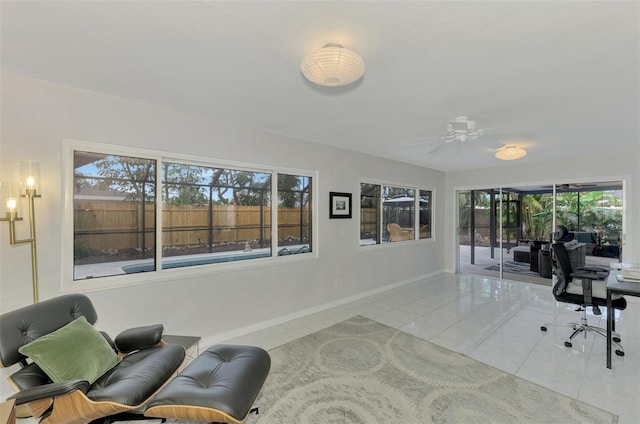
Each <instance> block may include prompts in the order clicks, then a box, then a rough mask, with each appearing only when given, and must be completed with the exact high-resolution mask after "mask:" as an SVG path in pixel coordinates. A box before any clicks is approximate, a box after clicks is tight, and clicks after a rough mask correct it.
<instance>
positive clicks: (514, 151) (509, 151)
mask: <svg viewBox="0 0 640 424" xmlns="http://www.w3.org/2000/svg"><path fill="white" fill-rule="evenodd" d="M526 155H527V151H526V150H524V149H523V148H521V147H518V146H505V147H503V148H502V149H500V150H498V151H497V152H496V157H497V158H498V159H500V160H516V159H520V158H523V157H525V156H526Z"/></svg>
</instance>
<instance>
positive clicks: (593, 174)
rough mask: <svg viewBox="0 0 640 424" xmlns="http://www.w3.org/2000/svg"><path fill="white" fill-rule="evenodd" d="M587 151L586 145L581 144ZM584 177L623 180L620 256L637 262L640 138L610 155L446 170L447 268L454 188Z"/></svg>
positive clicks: (451, 262)
mask: <svg viewBox="0 0 640 424" xmlns="http://www.w3.org/2000/svg"><path fill="white" fill-rule="evenodd" d="M585 151H586V152H588V148H585ZM588 181H624V183H625V184H624V189H625V192H624V194H625V199H624V200H625V205H626V208H625V216H624V219H625V224H626V226H625V237H626V241H625V244H624V246H623V249H622V255H623V256H622V259H623V260H624V261H625V262H638V263H640V140H629V149H628V150H626V151H624V152H612V153H611V156H610V157H602V156H597V157H593V156H588V154H587V155H586V156H585V155H582V156H579V155H578V154H576V157H573V158H570V159H566V158H565V159H563V160H550V161H549V162H546V163H544V164H528V165H527V164H525V165H522V164H516V165H513V166H504V167H499V168H487V169H476V170H471V171H461V172H450V173H447V174H446V179H445V190H444V191H445V197H446V199H445V222H444V225H445V228H446V230H445V232H446V234H447V237H445V250H446V252H447V255H446V267H447V270H448V271H454V270H455V255H456V246H455V241H456V240H455V237H454V235H455V234H456V224H457V222H456V208H457V198H456V196H455V193H456V190H459V189H481V188H498V187H517V186H518V185H520V186H527V185H529V186H531V185H550V184H553V183H579V182H588Z"/></svg>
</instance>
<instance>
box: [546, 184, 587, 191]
mask: <svg viewBox="0 0 640 424" xmlns="http://www.w3.org/2000/svg"><path fill="white" fill-rule="evenodd" d="M556 187H557V188H558V189H559V190H572V189H581V188H589V187H598V184H591V183H583V184H581V183H575V184H556ZM545 188H553V186H545Z"/></svg>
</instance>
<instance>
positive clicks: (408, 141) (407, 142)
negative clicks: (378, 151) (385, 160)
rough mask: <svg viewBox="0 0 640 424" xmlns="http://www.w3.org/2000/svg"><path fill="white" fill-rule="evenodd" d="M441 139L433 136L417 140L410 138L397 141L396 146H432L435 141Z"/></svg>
mask: <svg viewBox="0 0 640 424" xmlns="http://www.w3.org/2000/svg"><path fill="white" fill-rule="evenodd" d="M441 139H442V136H439V135H434V136H428V137H417V138H410V139H406V140H402V141H397V142H396V144H397V145H401V146H414V145H417V144H425V143H427V144H433V143H435V142H437V141H440V140H441ZM430 140H434V141H430Z"/></svg>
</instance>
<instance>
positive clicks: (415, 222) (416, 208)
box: [357, 179, 436, 250]
mask: <svg viewBox="0 0 640 424" xmlns="http://www.w3.org/2000/svg"><path fill="white" fill-rule="evenodd" d="M363 184H369V185H377V186H378V187H379V190H378V192H379V193H380V194H382V193H383V192H384V189H383V187H385V186H386V187H392V188H402V189H407V190H413V191H414V206H413V208H414V214H413V215H414V216H413V226H414V238H413V239H409V240H402V241H398V242H389V241H383V239H382V235H383V234H384V232H385V231H386V229H385V228H384V199H383V197H382V195H380V197H379V199H378V202H379V203H378V221H379V224H378V238H377V240H376V243H371V244H362V239H361V238H360V231H358V244H359V247H360V249H364V250H372V249H375V248H372V247H371V246H396V245H405V242H408V243H416V242H417V243H431V242H434V241H435V238H436V232H435V225H434V220H435V214H434V205H435V203H436V189H435V187H429V186H424V185H411V184H406V183H394V182H389V181H380V180H372V179H363V180H360V183H359V190H360V192H361V190H362V185H363ZM421 191H429V192H430V193H431V205H430V209H429V215H430V226H431V236H430V237H425V238H420V231H419V228H420V192H421ZM361 206H362V201H360V202H358V212H357V215H358V220H359V221H358V228H359V229H360V228H362V223H361V221H360V220H361V219H362V215H361V213H360V208H361Z"/></svg>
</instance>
